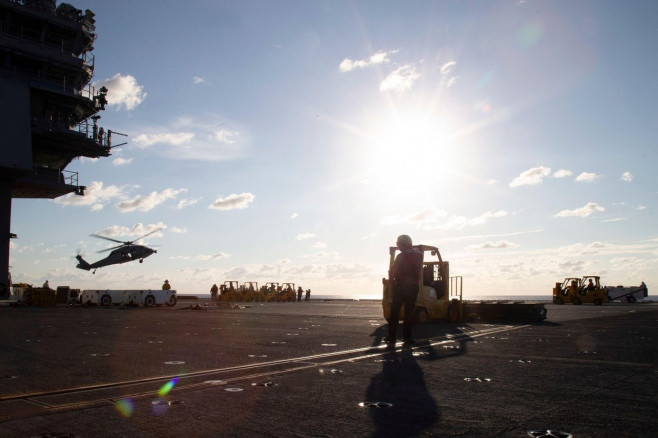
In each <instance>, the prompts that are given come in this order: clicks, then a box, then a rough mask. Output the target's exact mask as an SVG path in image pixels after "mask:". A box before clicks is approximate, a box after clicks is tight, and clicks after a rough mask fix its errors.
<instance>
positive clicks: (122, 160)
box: [112, 157, 133, 166]
mask: <svg viewBox="0 0 658 438" xmlns="http://www.w3.org/2000/svg"><path fill="white" fill-rule="evenodd" d="M132 160H133V159H132V158H128V159H126V158H121V157H119V158H115V159H114V160H112V164H113V165H115V166H125V165H126V164H130V163H131V162H132Z"/></svg>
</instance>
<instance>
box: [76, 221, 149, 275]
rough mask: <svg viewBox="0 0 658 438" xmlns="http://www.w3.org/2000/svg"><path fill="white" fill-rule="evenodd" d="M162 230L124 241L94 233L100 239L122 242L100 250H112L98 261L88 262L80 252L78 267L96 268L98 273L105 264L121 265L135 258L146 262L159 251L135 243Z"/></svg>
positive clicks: (86, 269) (85, 268)
mask: <svg viewBox="0 0 658 438" xmlns="http://www.w3.org/2000/svg"><path fill="white" fill-rule="evenodd" d="M158 231H160V230H159V229H158V230H153V231H151V232H150V233H148V234H145V235H143V236H142V237H140V238H139V239H135V240H131V241H128V242H122V241H120V240H115V239H112V238H110V237H105V236H101V235H98V234H92V236H93V237H98V238H99V239H105V240H109V241H110V242H115V243H120V244H121V245H118V246H113V247H112V248H107V249H104V250H102V251H98V252H99V253H101V252H105V251H112V252H111V253H110V255H108V256H107V257H105V258H104V259H101V260H99V261H97V262H94V263H91V264H90V263H88V262H87V261H86V260H85V259H83V258H82V256H81V255H80V254H78V255H77V256H76V257H75V258H76V259H77V260H78V262H80V263H78V265H77V266H76V268H78V269H84V270H85V271H90V270H92V269H93V270H94V272H93V273H94V274H95V273H96V269H98V268H102V267H103V266H109V265H119V264H121V263H126V262H132V261H135V260H139V262H140V263H143V262H144V259H145V258H146V257H148V256H150V255H151V254H155V253H157V252H158V251H156V250H154V249H151V248H149V247H147V246H144V245H135V242H136V241H138V240H140V239H143V238H145V237H146V236H150V235H151V234H153V233H155V232H158Z"/></svg>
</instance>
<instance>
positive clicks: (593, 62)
mask: <svg viewBox="0 0 658 438" xmlns="http://www.w3.org/2000/svg"><path fill="white" fill-rule="evenodd" d="M70 3H72V4H73V5H74V6H75V7H77V8H79V9H82V10H83V11H84V10H85V9H90V10H91V11H93V12H94V13H95V14H96V16H95V19H96V34H97V38H96V42H95V44H94V51H93V54H94V56H95V61H94V68H95V70H94V79H93V81H92V82H93V84H94V86H96V87H97V88H98V87H100V86H101V85H104V86H106V87H107V88H108V89H109V93H108V100H109V105H108V107H107V108H106V110H105V111H103V112H101V113H100V115H101V117H102V118H101V119H100V121H99V123H100V125H101V126H103V127H104V128H105V129H106V130H107V129H111V130H112V131H114V132H119V133H123V134H127V136H126V137H121V136H118V135H115V136H114V137H113V141H114V143H115V144H116V143H118V142H119V141H126V142H127V144H126V145H123V146H120V147H116V148H114V149H113V150H112V155H111V156H110V157H108V158H100V159H95V160H92V159H79V160H75V161H73V162H72V163H71V164H70V165H69V166H68V168H67V170H70V171H73V172H77V173H78V178H79V184H81V185H85V186H86V187H87V189H86V194H85V196H84V197H81V196H76V195H73V194H71V195H67V196H64V197H60V198H57V199H55V200H33V199H14V200H13V203H12V232H13V233H15V234H17V235H18V238H17V239H13V240H12V242H11V249H10V265H11V273H12V277H13V280H14V282H15V283H16V282H26V283H31V284H35V285H40V284H41V283H43V282H44V281H45V280H49V283H50V285H51V286H53V287H54V286H57V285H69V286H71V287H77V288H81V289H96V288H98V289H146V288H153V289H155V288H159V287H160V286H161V284H162V282H163V280H164V279H168V280H169V282H170V283H171V284H172V288H173V289H176V290H177V291H178V293H184V294H200V293H209V290H210V287H211V286H212V284H213V283H217V284H222V283H223V282H224V281H227V280H234V281H239V282H240V283H243V282H247V281H257V282H258V283H259V285H262V284H264V283H266V282H279V283H282V282H292V283H295V284H296V285H298V286H299V285H301V286H302V287H303V288H304V289H311V290H312V296H326V295H335V296H343V297H352V298H369V297H370V298H376V297H378V296H380V295H381V290H382V278H383V277H385V276H386V275H387V270H388V263H389V255H388V248H389V246H393V245H394V244H395V240H396V237H397V236H398V235H399V234H408V235H410V236H411V237H412V239H413V241H414V243H415V244H426V245H432V246H437V247H438V248H439V249H440V251H441V255H442V258H443V259H444V260H447V261H449V262H450V275H452V276H462V277H463V294H464V298H469V297H476V296H487V295H488V296H500V295H537V296H540V295H544V296H545V295H550V294H551V291H552V287H553V286H554V284H555V283H556V282H561V281H562V280H563V279H564V278H565V277H574V276H576V277H580V276H584V275H600V276H601V282H602V283H603V284H604V285H611V286H616V285H625V286H631V285H639V284H640V282H641V281H644V282H646V284H647V285H648V287H649V293H650V294H652V286H653V285H655V284H657V283H658V281H657V280H658V273H657V269H656V268H657V267H658V227H657V226H656V225H658V222H657V220H656V217H655V214H656V208H657V207H658V174H657V173H656V172H655V166H656V163H658V144H657V143H658V137H657V136H656V133H657V132H658V105H656V102H657V101H658V85H657V84H658V81H656V72H657V71H658V57H657V56H656V53H658V28H657V27H656V26H655V17H657V16H658V2H655V1H653V0H648V1H643V0H638V1H634V2H632V3H627V2H620V1H607V0H596V1H587V0H583V1H571V0H568V1H567V0H563V1H557V0H556V1H548V0H537V1H535V0H526V1H519V0H509V1H478V0H473V1H459V0H453V1H447V0H446V1H416V0H408V1H404V2H398V1H360V0H351V1H340V0H336V1H329V0H324V1H320V0H307V1H266V0H263V1H251V0H245V1H239V2H236V1H220V0H195V1H193V2H176V1H166V0H157V1H156V0H140V1H130V2H129V1H123V0H115V1H112V2H106V1H88V0H84V1H83V0H71V1H70ZM58 4H59V2H58ZM154 230H159V231H157V232H156V233H154V234H152V235H150V236H148V237H147V238H146V239H144V240H140V241H139V242H140V243H144V244H147V245H157V247H155V249H157V251H158V252H157V254H154V255H152V256H151V257H149V258H147V259H145V260H144V262H143V263H141V264H140V263H134V262H133V263H127V264H123V265H117V266H110V267H106V268H102V269H99V270H98V271H97V272H96V273H95V274H92V273H91V272H87V271H83V270H79V269H76V268H75V265H76V263H77V262H76V260H75V255H76V254H78V253H79V254H82V255H83V256H84V257H85V259H86V260H87V261H89V262H94V261H97V260H99V259H100V258H102V257H104V256H105V255H106V254H107V253H105V254H98V253H97V251H100V250H102V249H105V248H107V247H108V246H111V242H107V241H105V240H101V239H97V238H94V237H91V236H90V235H91V234H93V233H97V234H102V235H105V236H108V237H111V238H114V239H117V240H121V241H131V240H134V239H137V238H139V237H141V236H143V235H145V234H147V233H149V232H151V231H154Z"/></svg>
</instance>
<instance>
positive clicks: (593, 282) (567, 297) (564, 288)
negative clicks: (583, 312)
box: [553, 275, 608, 306]
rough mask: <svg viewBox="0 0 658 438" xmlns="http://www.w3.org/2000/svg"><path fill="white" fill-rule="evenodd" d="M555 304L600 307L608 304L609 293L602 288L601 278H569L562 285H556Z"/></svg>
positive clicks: (587, 276) (591, 276) (594, 276)
mask: <svg viewBox="0 0 658 438" xmlns="http://www.w3.org/2000/svg"><path fill="white" fill-rule="evenodd" d="M553 302H554V303H555V304H564V303H573V304H576V305H579V304H583V303H594V304H595V305H597V306H600V305H601V304H603V303H607V302H608V293H607V291H606V289H605V288H602V287H601V277H599V276H598V275H586V276H584V277H583V278H567V279H565V280H564V282H563V283H562V285H560V283H556V284H555V287H554V288H553Z"/></svg>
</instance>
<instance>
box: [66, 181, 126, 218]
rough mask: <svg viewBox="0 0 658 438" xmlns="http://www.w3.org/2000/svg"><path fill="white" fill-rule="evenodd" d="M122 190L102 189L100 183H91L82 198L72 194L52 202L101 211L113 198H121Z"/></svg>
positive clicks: (109, 187) (115, 188) (111, 187)
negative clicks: (89, 207)
mask: <svg viewBox="0 0 658 438" xmlns="http://www.w3.org/2000/svg"><path fill="white" fill-rule="evenodd" d="M121 191H122V189H121V188H119V187H118V186H114V185H112V186H107V187H103V183H102V182H101V181H92V182H91V183H89V185H88V186H87V188H86V190H85V195H84V196H79V195H76V194H74V193H69V194H68V195H64V196H60V197H59V198H55V199H54V202H56V203H57V204H61V205H73V206H91V209H92V210H93V211H98V210H102V209H103V207H104V206H105V205H107V204H108V203H109V202H111V201H112V200H113V199H115V198H119V197H122V196H123V194H122V192H121Z"/></svg>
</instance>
